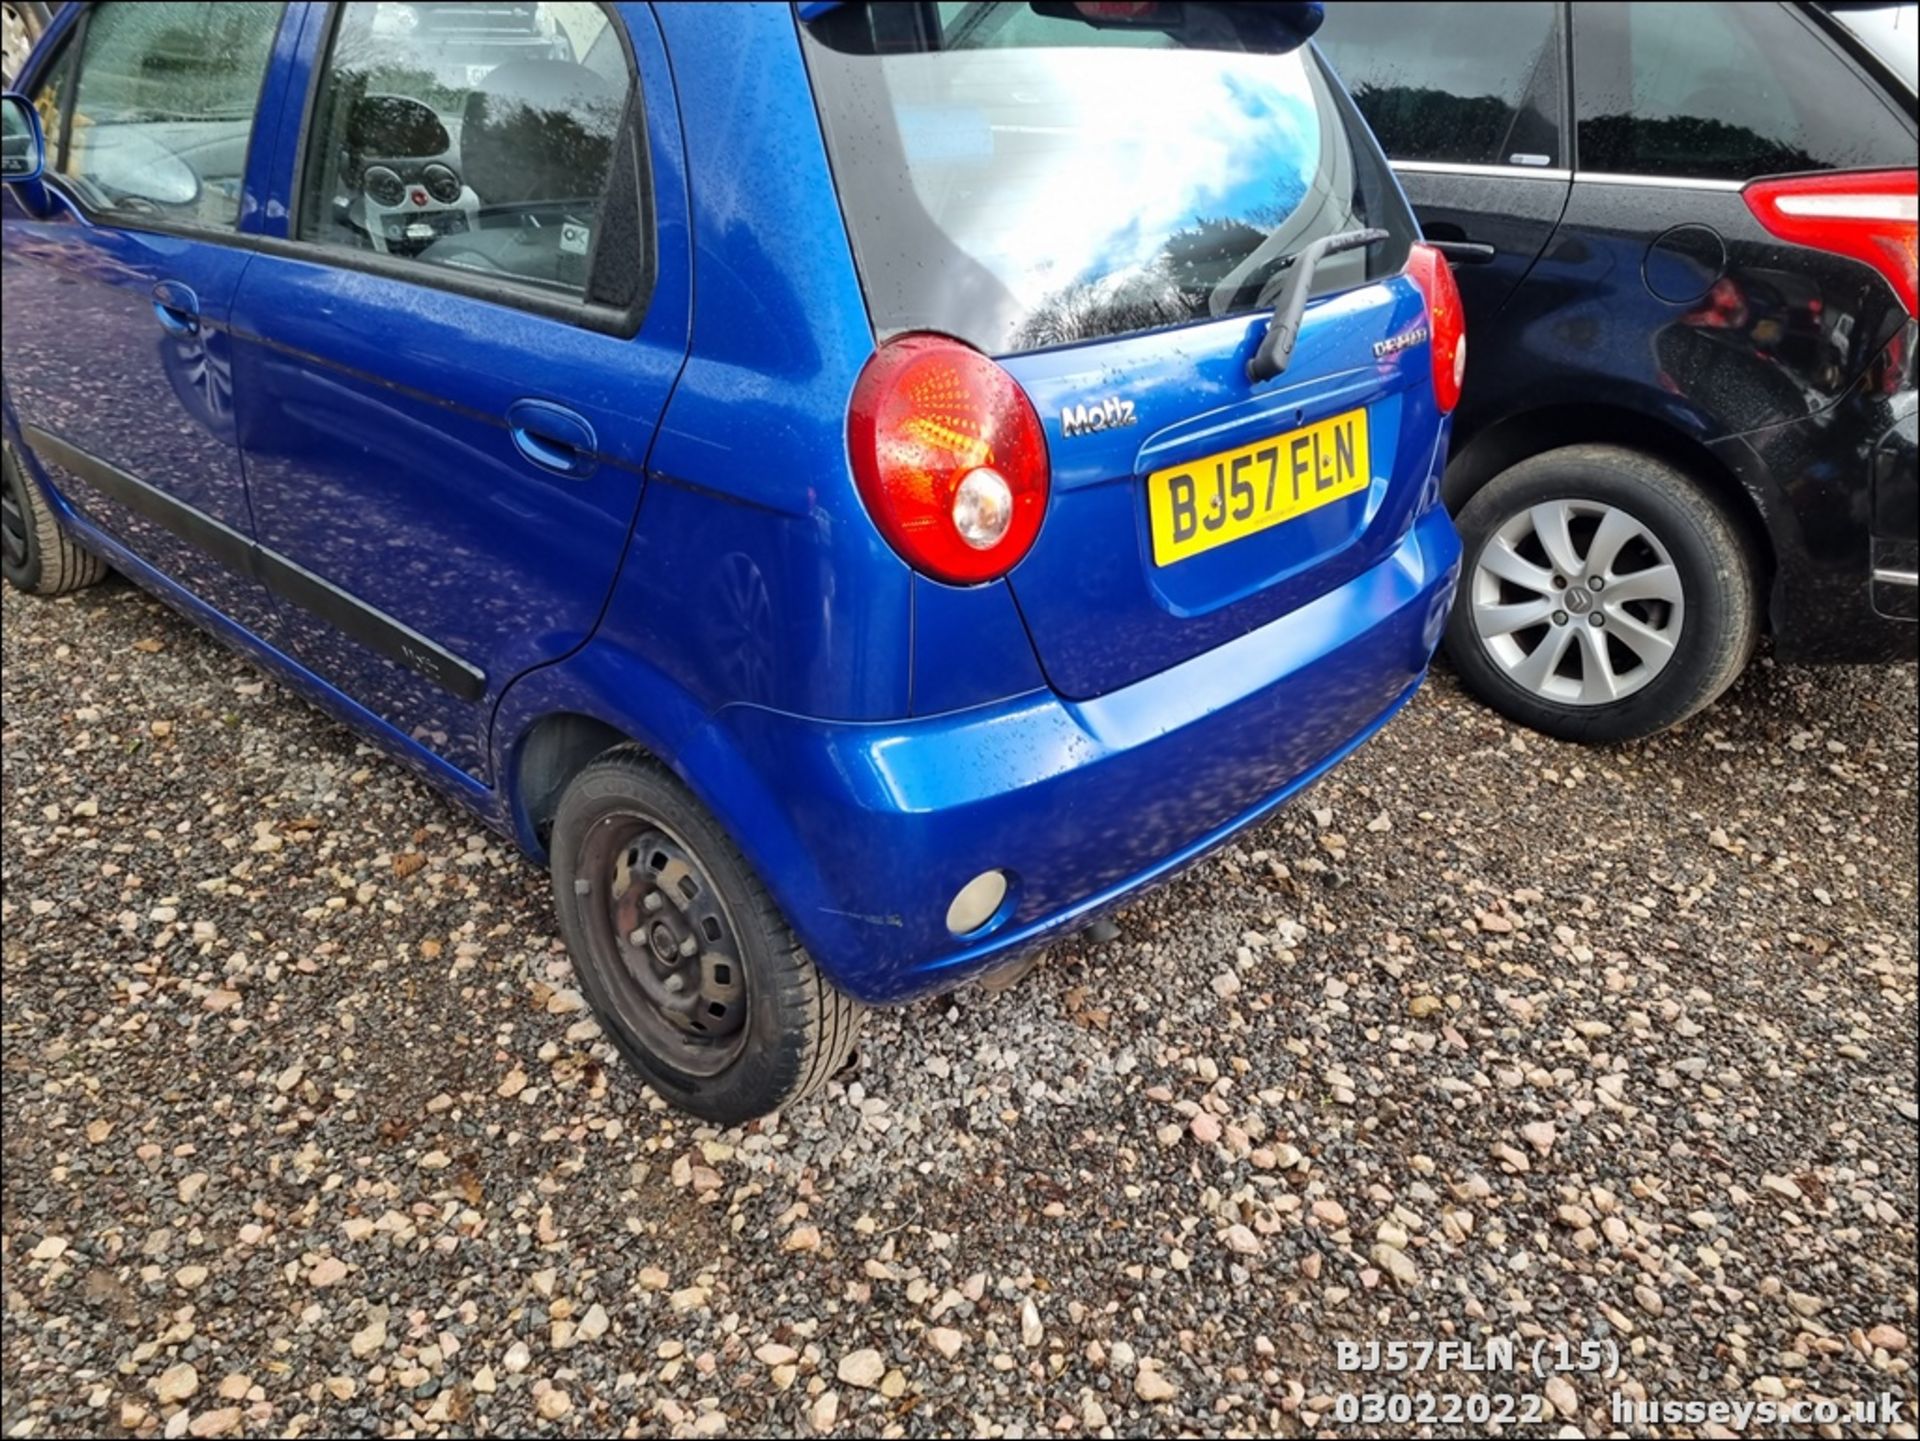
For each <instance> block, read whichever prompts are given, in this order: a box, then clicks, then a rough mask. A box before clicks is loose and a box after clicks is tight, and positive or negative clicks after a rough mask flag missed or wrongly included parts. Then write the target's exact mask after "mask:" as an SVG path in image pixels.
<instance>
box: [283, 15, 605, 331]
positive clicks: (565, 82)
mask: <svg viewBox="0 0 1920 1441" xmlns="http://www.w3.org/2000/svg"><path fill="white" fill-rule="evenodd" d="M589 57H591V63H589ZM632 88H633V82H632V76H631V72H630V70H629V68H628V64H627V59H626V52H625V50H624V49H623V48H622V47H621V45H620V43H619V36H618V35H617V34H616V33H615V32H614V31H613V29H612V21H611V19H610V17H609V16H608V14H607V12H606V11H605V10H604V9H603V8H602V7H601V6H599V5H596V4H565V3H558V4H488V5H476V4H468V3H459V4H408V5H396V4H388V3H351V4H346V5H342V6H340V7H339V12H338V20H337V23H336V28H335V31H334V36H333V43H332V46H331V48H330V49H329V51H328V54H327V60H326V65H325V67H324V69H323V71H322V74H321V77H320V91H319V96H318V99H317V101H316V107H315V112H314V122H313V125H312V129H311V134H310V138H309V139H308V142H307V144H308V152H307V155H306V160H305V170H304V172H303V179H302V186H301V201H300V213H299V231H298V234H299V238H300V239H302V240H308V241H313V242H316V243H318V244H321V245H325V246H330V247H336V248H339V249H342V250H351V251H359V252H362V253H366V254H371V255H383V256H388V257H391V258H394V259H398V260H405V261H410V262H416V263H418V264H419V265H421V266H423V267H446V268H450V269H454V270H459V271H462V272H465V273H467V274H469V275H477V276H481V277H495V278H499V279H504V280H511V281H515V282H519V283H523V284H532V285H534V286H537V287H539V288H541V289H544V290H550V291H554V292H557V293H559V294H560V295H562V296H565V297H567V298H571V299H581V298H584V297H585V296H586V293H587V280H588V275H589V272H590V268H591V265H592V261H593V256H594V251H595V243H596V240H597V239H598V238H599V235H600V230H601V220H602V213H601V212H602V210H603V207H605V205H606V203H607V198H608V195H609V191H610V189H611V188H612V184H613V180H614V177H615V174H616V166H615V157H616V153H617V152H618V151H619V150H620V147H621V136H622V130H623V126H624V124H625V117H626V114H627V107H628V103H629V100H630V98H631V91H632ZM629 198H630V197H629Z"/></svg>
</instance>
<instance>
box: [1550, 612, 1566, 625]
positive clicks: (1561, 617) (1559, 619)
mask: <svg viewBox="0 0 1920 1441" xmlns="http://www.w3.org/2000/svg"><path fill="white" fill-rule="evenodd" d="M1553 623H1554V624H1555V625H1565V624H1566V623H1567V613H1566V612H1565V611H1564V610H1556V611H1555V612H1554V613H1553Z"/></svg>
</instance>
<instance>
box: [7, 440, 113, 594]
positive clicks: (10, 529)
mask: <svg viewBox="0 0 1920 1441" xmlns="http://www.w3.org/2000/svg"><path fill="white" fill-rule="evenodd" d="M0 466H3V467H4V493H0V532H4V536H3V537H0V538H3V539H4V542H5V549H4V552H0V575H4V576H5V577H6V581H7V584H8V585H11V586H13V587H14V588H15V589H17V590H24V591H26V592H28V593H29V594H31V595H65V594H66V593H67V592H68V591H70V590H79V589H80V588H81V587H82V586H88V585H92V584H93V583H94V582H95V581H97V580H99V579H100V578H101V577H102V576H104V575H105V574H106V573H107V563H106V562H105V561H103V560H101V559H100V557H99V556H97V555H95V554H93V553H92V552H91V551H87V550H82V549H81V548H80V547H79V546H78V545H76V544H74V542H73V540H72V539H71V538H70V537H69V536H68V535H67V532H66V530H65V528H64V527H62V525H61V524H60V521H59V518H58V517H57V516H55V515H54V513H53V507H52V506H50V505H48V504H47V497H46V495H45V493H44V492H42V491H41V489H40V485H39V482H38V481H36V480H35V479H34V478H33V477H32V476H31V475H30V474H28V473H27V468H26V466H24V465H23V464H21V462H20V457H19V456H17V455H15V454H14V453H13V446H12V445H10V444H4V443H0Z"/></svg>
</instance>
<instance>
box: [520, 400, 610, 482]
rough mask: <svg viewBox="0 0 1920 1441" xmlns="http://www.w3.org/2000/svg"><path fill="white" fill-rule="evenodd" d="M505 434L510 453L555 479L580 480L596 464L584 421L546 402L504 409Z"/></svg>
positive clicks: (594, 446)
mask: <svg viewBox="0 0 1920 1441" xmlns="http://www.w3.org/2000/svg"><path fill="white" fill-rule="evenodd" d="M507 433H508V434H510V435H511V436H512V437H513V445H514V449H516V450H518V451H519V452H520V454H521V455H523V456H525V457H526V458H527V459H528V460H529V461H531V462H532V463H533V464H535V465H537V466H539V467H540V468H541V469H542V470H550V471H552V472H553V473H554V474H555V475H566V476H571V477H573V478H574V479H576V480H579V479H584V478H585V477H586V476H589V475H592V474H593V472H594V469H595V468H596V467H597V466H598V465H599V463H600V462H599V455H598V448H597V444H596V442H595V440H594V435H593V427H592V426H591V425H589V424H588V423H587V418H586V417H585V416H584V415H581V414H579V413H578V412H577V411H572V410H568V409H567V408H566V407H565V406H564V405H555V404H554V403H553V402H552V401H550V400H516V401H515V402H514V403H513V404H512V405H510V406H508V407H507Z"/></svg>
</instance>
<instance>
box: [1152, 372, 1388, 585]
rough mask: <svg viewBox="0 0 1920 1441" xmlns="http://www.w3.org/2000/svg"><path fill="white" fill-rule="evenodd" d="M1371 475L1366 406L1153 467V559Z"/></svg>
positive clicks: (1295, 511)
mask: <svg viewBox="0 0 1920 1441" xmlns="http://www.w3.org/2000/svg"><path fill="white" fill-rule="evenodd" d="M1372 478H1373V472H1372V470H1371V469H1370V468H1369V466H1368V464H1367V412H1366V411H1365V410H1349V411H1348V412H1347V413H1346V414H1344V415H1336V416H1333V417H1331V418H1330V419H1327V420H1321V421H1316V422H1315V423H1314V424H1312V425H1309V426H1307V427H1305V428H1304V429H1302V430H1295V431H1289V432H1288V433H1287V434H1285V435H1280V436H1275V437H1274V438H1273V439H1272V440H1260V441H1255V442H1254V443H1253V444H1252V445H1243V446H1241V447H1239V448H1238V449H1237V450H1223V451H1221V452H1220V453H1219V454H1217V455H1209V456H1206V457H1204V458H1202V459H1200V460H1195V461H1190V462H1188V463H1187V464H1185V465H1175V466H1169V467H1168V468H1167V469H1165V470H1156V471H1154V472H1153V474H1151V475H1149V476H1148V477H1147V507H1148V512H1149V514H1150V516H1151V518H1152V523H1153V563H1154V564H1155V565H1172V564H1173V563H1174V562H1175V561H1179V560H1185V559H1187V557H1188V556H1194V555H1198V554H1200V552H1201V551H1203V550H1212V549H1213V548H1214V547H1215V546H1216V545H1225V544H1226V543H1227V542H1228V541H1230V540H1239V539H1240V538H1241V537H1242V536H1248V535H1252V534H1253V533H1254V532H1255V531H1260V530H1265V529H1266V528H1267V527H1268V526H1270V525H1278V524H1280V522H1281V521H1283V520H1291V519H1293V517H1294V516H1296V515H1305V514H1306V513H1307V512H1308V511H1310V510H1317V509H1319V508H1320V507H1321V506H1323V505H1327V504H1330V503H1331V502H1333V501H1336V500H1339V499H1340V498H1341V497H1342V496H1346V495H1353V494H1355V493H1356V492H1358V491H1362V490H1365V489H1366V488H1367V485H1368V484H1369V482H1370V481H1371V480H1372Z"/></svg>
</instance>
